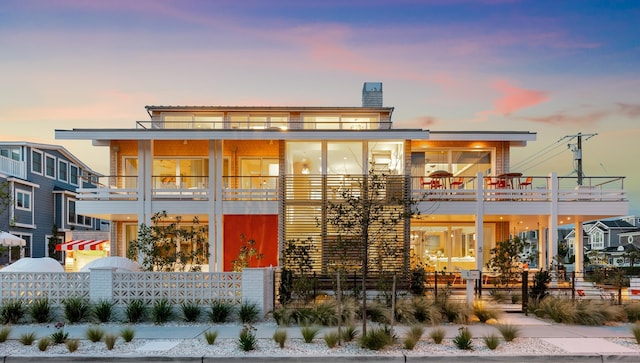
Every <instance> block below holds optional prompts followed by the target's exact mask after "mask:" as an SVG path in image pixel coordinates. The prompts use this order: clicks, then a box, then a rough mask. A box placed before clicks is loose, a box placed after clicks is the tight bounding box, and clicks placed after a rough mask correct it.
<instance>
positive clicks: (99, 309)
mask: <svg viewBox="0 0 640 363" xmlns="http://www.w3.org/2000/svg"><path fill="white" fill-rule="evenodd" d="M113 306H114V302H113V301H111V300H106V299H103V300H100V301H98V302H97V303H96V304H95V305H94V306H93V316H94V317H95V318H96V320H97V321H99V322H100V323H106V322H108V321H109V320H111V316H112V315H113Z"/></svg>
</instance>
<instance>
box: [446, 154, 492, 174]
mask: <svg viewBox="0 0 640 363" xmlns="http://www.w3.org/2000/svg"><path fill="white" fill-rule="evenodd" d="M490 170H491V152H490V151H487V150H452V151H451V172H452V173H453V175H455V176H475V175H477V174H478V172H480V173H482V174H484V175H486V174H488V173H489V171H490Z"/></svg>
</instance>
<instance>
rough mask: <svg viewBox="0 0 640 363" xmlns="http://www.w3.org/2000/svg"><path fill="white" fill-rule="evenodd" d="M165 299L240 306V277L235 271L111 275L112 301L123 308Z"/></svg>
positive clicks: (176, 302)
mask: <svg viewBox="0 0 640 363" xmlns="http://www.w3.org/2000/svg"><path fill="white" fill-rule="evenodd" d="M163 298H166V299H168V300H169V301H170V302H171V303H173V304H179V303H182V302H192V303H197V304H199V305H209V304H211V303H212V302H213V301H215V300H223V301H227V302H229V303H233V304H240V303H241V300H242V274H241V273H235V272H120V273H114V279H113V301H114V302H115V303H116V304H120V305H126V304H127V303H129V302H130V301H131V300H134V299H140V300H143V301H144V302H145V303H147V304H152V303H153V302H154V301H156V300H159V299H163Z"/></svg>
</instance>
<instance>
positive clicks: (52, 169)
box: [44, 155, 56, 179]
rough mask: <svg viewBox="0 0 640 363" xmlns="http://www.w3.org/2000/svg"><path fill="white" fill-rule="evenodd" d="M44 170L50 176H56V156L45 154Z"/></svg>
mask: <svg viewBox="0 0 640 363" xmlns="http://www.w3.org/2000/svg"><path fill="white" fill-rule="evenodd" d="M44 171H45V175H46V176H48V177H49V178H54V179H55V178H56V158H55V157H53V156H51V155H45V156H44Z"/></svg>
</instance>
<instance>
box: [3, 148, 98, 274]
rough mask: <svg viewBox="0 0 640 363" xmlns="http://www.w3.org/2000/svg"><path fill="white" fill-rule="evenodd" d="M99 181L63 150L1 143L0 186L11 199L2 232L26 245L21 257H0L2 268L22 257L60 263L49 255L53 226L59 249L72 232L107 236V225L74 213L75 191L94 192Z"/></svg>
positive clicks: (8, 253)
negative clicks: (2, 183) (5, 188)
mask: <svg viewBox="0 0 640 363" xmlns="http://www.w3.org/2000/svg"><path fill="white" fill-rule="evenodd" d="M100 176H101V175H100V174H97V173H95V172H94V171H93V170H91V169H90V168H89V167H88V166H86V165H85V164H84V163H83V162H81V161H80V160H79V159H78V158H76V157H75V156H74V155H72V154H71V153H70V152H69V151H67V150H66V149H65V148H64V147H62V146H57V145H48V144H39V143H32V142H13V141H4V142H3V141H0V182H7V184H6V185H7V187H8V190H9V192H10V193H9V195H11V199H12V203H11V204H10V205H9V207H8V208H7V210H4V211H1V212H2V213H1V214H0V230H3V231H7V232H9V233H11V234H13V235H16V236H19V237H22V238H23V239H24V240H25V241H26V246H25V247H24V249H23V250H22V251H21V250H20V248H19V247H13V248H12V250H11V251H6V252H5V253H3V254H2V257H0V264H4V263H7V262H10V261H9V257H11V259H12V260H15V259H17V258H18V257H19V256H20V255H22V256H24V257H45V256H50V257H54V258H56V259H60V260H62V259H63V258H64V257H65V256H63V255H62V254H61V253H53V255H52V252H53V250H54V249H55V246H54V245H53V243H54V242H56V241H55V239H53V238H52V237H53V231H54V226H55V227H56V228H57V232H58V236H57V241H58V242H60V243H62V242H67V241H68V240H69V239H70V238H71V233H72V231H83V230H87V231H91V230H94V231H101V230H104V231H108V229H109V224H108V221H103V220H101V219H99V218H94V217H92V216H88V215H83V214H81V213H78V211H77V208H76V203H77V202H78V200H77V198H76V192H75V190H76V188H78V187H91V186H93V187H95V186H96V185H95V183H97V180H98V178H99V177H100ZM103 234H104V232H103ZM106 236H107V237H108V232H107V235H106ZM50 240H51V243H52V245H51V246H49V241H50ZM72 254H73V252H70V253H69V254H68V256H66V257H70V255H72Z"/></svg>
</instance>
